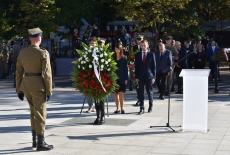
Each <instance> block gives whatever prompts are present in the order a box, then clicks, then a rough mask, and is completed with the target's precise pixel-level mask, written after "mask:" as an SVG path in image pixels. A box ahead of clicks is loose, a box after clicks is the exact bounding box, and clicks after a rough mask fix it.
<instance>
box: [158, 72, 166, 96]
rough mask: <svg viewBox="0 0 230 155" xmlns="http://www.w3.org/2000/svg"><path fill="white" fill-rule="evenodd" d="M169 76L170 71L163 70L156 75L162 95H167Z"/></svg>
mask: <svg viewBox="0 0 230 155" xmlns="http://www.w3.org/2000/svg"><path fill="white" fill-rule="evenodd" d="M167 76H168V73H161V72H158V73H157V75H156V83H157V86H158V88H159V89H160V95H161V96H164V95H165V90H166V84H167V80H166V79H167Z"/></svg>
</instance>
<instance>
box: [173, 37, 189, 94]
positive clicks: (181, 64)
mask: <svg viewBox="0 0 230 155" xmlns="http://www.w3.org/2000/svg"><path fill="white" fill-rule="evenodd" d="M175 47H176V49H177V52H178V60H177V62H176V63H175V68H174V71H175V73H176V80H177V87H178V91H177V92H176V94H182V82H183V79H182V77H179V75H180V73H181V71H182V69H188V65H187V60H186V59H183V58H184V57H185V56H186V55H187V52H186V50H185V48H182V47H181V43H180V42H179V41H176V43H175Z"/></svg>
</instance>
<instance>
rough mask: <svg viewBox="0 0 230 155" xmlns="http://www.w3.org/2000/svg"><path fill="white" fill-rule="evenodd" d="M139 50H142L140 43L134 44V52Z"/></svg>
mask: <svg viewBox="0 0 230 155" xmlns="http://www.w3.org/2000/svg"><path fill="white" fill-rule="evenodd" d="M137 50H139V51H141V47H140V48H139V49H138V45H134V46H133V52H136V51H137Z"/></svg>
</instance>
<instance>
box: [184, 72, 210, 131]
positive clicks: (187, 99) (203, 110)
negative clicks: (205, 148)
mask: <svg viewBox="0 0 230 155" xmlns="http://www.w3.org/2000/svg"><path fill="white" fill-rule="evenodd" d="M209 73H210V69H183V70H182V71H181V73H180V77H183V131H196V132H202V133H207V131H208V76H209Z"/></svg>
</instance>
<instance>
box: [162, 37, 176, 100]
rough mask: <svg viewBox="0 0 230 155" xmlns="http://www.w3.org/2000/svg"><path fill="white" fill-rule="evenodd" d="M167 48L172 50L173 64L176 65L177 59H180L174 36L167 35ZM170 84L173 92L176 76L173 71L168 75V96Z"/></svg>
mask: <svg viewBox="0 0 230 155" xmlns="http://www.w3.org/2000/svg"><path fill="white" fill-rule="evenodd" d="M165 48H166V49H167V50H169V51H171V53H172V66H174V63H175V61H176V60H177V59H178V53H177V50H176V48H175V46H173V45H172V37H171V36H167V37H166V45H165ZM169 86H171V92H174V78H173V75H172V71H171V74H170V76H168V77H167V91H166V94H165V95H166V96H168V93H169V88H170V87H169Z"/></svg>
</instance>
